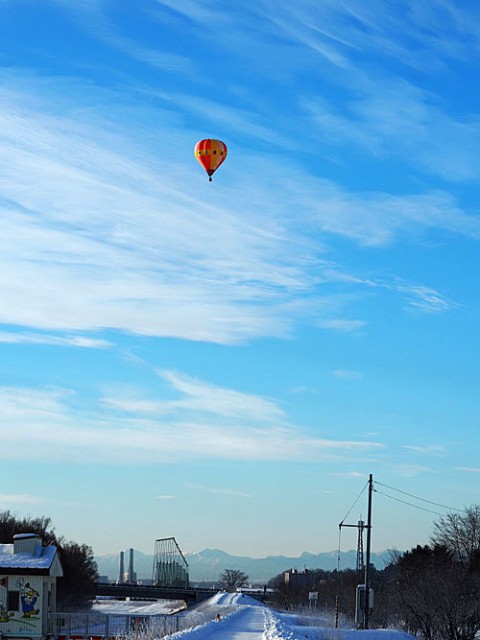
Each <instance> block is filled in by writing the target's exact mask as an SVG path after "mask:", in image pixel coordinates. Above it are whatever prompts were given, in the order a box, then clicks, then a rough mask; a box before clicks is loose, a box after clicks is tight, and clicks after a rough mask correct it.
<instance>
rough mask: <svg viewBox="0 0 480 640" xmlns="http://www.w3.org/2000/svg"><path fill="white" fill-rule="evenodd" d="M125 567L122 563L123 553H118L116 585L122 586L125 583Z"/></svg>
mask: <svg viewBox="0 0 480 640" xmlns="http://www.w3.org/2000/svg"><path fill="white" fill-rule="evenodd" d="M124 574H125V566H124V561H123V551H120V571H119V574H118V584H123V583H124V582H125V575H124Z"/></svg>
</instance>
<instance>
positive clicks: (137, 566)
mask: <svg viewBox="0 0 480 640" xmlns="http://www.w3.org/2000/svg"><path fill="white" fill-rule="evenodd" d="M389 556H390V551H382V552H380V553H372V555H371V560H372V563H373V564H374V565H375V566H376V567H377V568H378V569H383V568H384V567H385V565H386V564H387V563H388V559H389ZM185 558H186V560H187V562H188V565H189V574H190V581H191V582H215V581H216V580H217V579H218V576H219V575H220V573H222V572H223V571H224V570H225V569H238V570H239V571H243V572H244V573H246V574H247V575H248V576H249V578H250V580H251V581H253V582H267V581H268V580H270V578H273V577H274V576H276V575H278V574H279V573H282V572H283V571H288V569H293V568H296V569H298V570H299V571H300V570H302V569H304V568H307V569H324V570H326V571H332V570H333V569H336V568H337V562H338V552H337V551H327V552H323V553H318V554H315V553H309V552H307V551H304V552H303V553H302V554H301V555H300V556H298V557H287V556H268V557H266V558H250V557H248V556H234V555H230V554H228V553H226V552H225V551H222V550H221V549H203V551H198V552H196V553H187V554H185ZM356 559H357V553H356V551H354V550H352V551H344V552H342V553H341V555H340V569H351V568H354V567H355V564H356ZM95 560H96V561H97V565H98V572H99V574H100V575H101V576H108V579H109V580H116V579H117V578H118V574H119V567H120V556H119V554H109V555H104V556H96V558H95ZM134 570H135V572H136V574H137V578H138V579H139V580H145V579H151V577H152V570H153V555H148V554H145V553H142V552H141V551H137V550H135V551H134Z"/></svg>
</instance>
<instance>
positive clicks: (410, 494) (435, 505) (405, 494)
mask: <svg viewBox="0 0 480 640" xmlns="http://www.w3.org/2000/svg"><path fill="white" fill-rule="evenodd" d="M375 484H378V485H380V486H381V487H386V488H387V489H391V490H392V491H397V492H398V493H403V495H404V496H408V497H409V498H414V499H415V500H420V501H421V502H426V503H427V504H431V505H433V506H434V507H441V508H442V509H448V510H449V511H458V512H461V509H456V508H455V507H449V506H447V505H445V504H440V503H438V502H432V501H431V500H425V498H420V497H419V496H414V495H413V494H412V493H407V492H406V491H402V490H401V489H396V488H395V487H389V486H388V484H383V483H382V482H378V480H376V481H375ZM389 497H392V496H389ZM406 504H409V503H406ZM410 506H412V507H413V506H415V505H410ZM432 513H435V512H432ZM439 515H442V514H439Z"/></svg>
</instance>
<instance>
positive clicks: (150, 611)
mask: <svg viewBox="0 0 480 640" xmlns="http://www.w3.org/2000/svg"><path fill="white" fill-rule="evenodd" d="M184 608H185V602H184V601H183V600H155V601H154V602H152V601H151V600H147V601H144V600H114V599H110V598H105V599H103V598H97V599H96V600H95V602H94V603H93V604H92V612H93V613H105V614H108V615H120V614H123V615H137V616H138V615H139V616H144V615H145V616H158V615H170V614H172V613H176V612H178V611H181V610H182V609H184Z"/></svg>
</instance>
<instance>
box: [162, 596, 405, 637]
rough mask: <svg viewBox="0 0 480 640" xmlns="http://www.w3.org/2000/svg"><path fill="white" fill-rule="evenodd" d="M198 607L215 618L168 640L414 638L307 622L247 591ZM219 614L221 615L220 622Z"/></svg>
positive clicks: (403, 634)
mask: <svg viewBox="0 0 480 640" xmlns="http://www.w3.org/2000/svg"><path fill="white" fill-rule="evenodd" d="M197 608H202V609H203V610H206V609H210V610H211V616H210V617H211V618H213V619H212V620H210V621H209V622H207V623H205V624H202V625H199V626H196V627H193V628H191V629H187V630H185V631H180V632H178V633H175V634H173V635H171V636H169V640H413V636H411V635H409V634H408V633H404V632H403V631H396V630H390V629H379V630H377V629H375V630H364V631H358V630H355V629H334V628H332V627H329V626H324V625H325V621H322V620H321V619H319V618H316V619H315V618H309V619H308V624H305V623H306V620H305V618H304V617H303V616H298V615H292V614H284V613H283V614H282V613H278V612H276V611H273V610H272V609H270V608H269V607H267V606H265V605H263V604H262V603H261V602H258V601H257V600H254V599H253V598H251V597H249V596H248V595H245V594H237V593H235V594H231V593H218V594H216V595H215V596H214V597H213V598H210V600H207V601H206V602H204V603H202V604H201V605H199V607H197ZM197 608H196V609H197ZM216 614H220V616H221V617H220V620H219V621H218V622H217V621H215V619H214V617H215V615H216ZM186 615H187V616H188V615H189V614H188V612H187V614H186ZM315 621H316V623H317V625H318V626H315ZM322 623H323V624H322Z"/></svg>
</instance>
